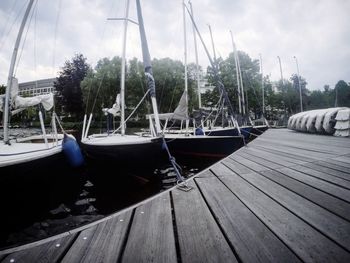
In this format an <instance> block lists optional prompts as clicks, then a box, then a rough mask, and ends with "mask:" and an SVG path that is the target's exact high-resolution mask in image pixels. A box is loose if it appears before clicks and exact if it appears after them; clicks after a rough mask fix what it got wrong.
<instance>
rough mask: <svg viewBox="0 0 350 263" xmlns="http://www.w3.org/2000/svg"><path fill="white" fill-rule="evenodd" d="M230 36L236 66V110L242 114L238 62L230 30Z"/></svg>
mask: <svg viewBox="0 0 350 263" xmlns="http://www.w3.org/2000/svg"><path fill="white" fill-rule="evenodd" d="M230 34H231V41H232V48H233V57H234V59H235V66H236V77H237V91H238V105H239V107H238V109H239V113H240V114H242V103H241V83H240V79H239V71H238V60H237V50H236V45H235V42H234V41H233V35H232V31H231V30H230Z"/></svg>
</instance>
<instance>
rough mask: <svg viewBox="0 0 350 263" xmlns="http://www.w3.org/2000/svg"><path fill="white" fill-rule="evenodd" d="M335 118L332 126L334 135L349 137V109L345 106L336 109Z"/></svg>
mask: <svg viewBox="0 0 350 263" xmlns="http://www.w3.org/2000/svg"><path fill="white" fill-rule="evenodd" d="M335 119H336V121H337V123H336V124H335V126H334V128H335V133H334V136H341V137H350V109H349V108H347V109H343V110H340V111H338V114H337V117H335Z"/></svg>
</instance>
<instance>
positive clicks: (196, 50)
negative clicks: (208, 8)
mask: <svg viewBox="0 0 350 263" xmlns="http://www.w3.org/2000/svg"><path fill="white" fill-rule="evenodd" d="M188 4H189V6H190V11H191V15H192V17H193V8H192V3H191V1H188ZM192 29H193V41H194V53H195V56H196V77H197V92H198V108H199V109H200V108H202V97H201V85H200V80H199V65H198V48H197V36H196V29H195V28H194V25H193V24H192Z"/></svg>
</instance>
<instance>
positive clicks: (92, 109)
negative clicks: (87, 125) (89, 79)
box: [91, 72, 106, 112]
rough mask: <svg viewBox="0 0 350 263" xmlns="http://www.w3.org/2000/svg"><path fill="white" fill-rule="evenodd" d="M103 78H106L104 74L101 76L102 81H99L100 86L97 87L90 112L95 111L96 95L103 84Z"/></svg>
mask: <svg viewBox="0 0 350 263" xmlns="http://www.w3.org/2000/svg"><path fill="white" fill-rule="evenodd" d="M105 76H106V72H104V73H103V75H102V79H101V81H100V85H99V86H98V89H97V92H96V96H95V99H94V103H93V105H92V108H91V112H93V111H94V109H95V105H96V101H97V98H98V95H99V93H100V89H101V87H102V83H103V80H104V79H105ZM91 86H92V85H91Z"/></svg>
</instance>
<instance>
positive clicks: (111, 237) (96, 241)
mask: <svg viewBox="0 0 350 263" xmlns="http://www.w3.org/2000/svg"><path fill="white" fill-rule="evenodd" d="M131 213H132V212H131V211H128V212H126V213H123V214H122V215H119V216H116V217H113V218H111V219H109V220H106V221H104V222H101V223H99V224H97V225H95V226H93V227H90V228H88V229H86V230H83V231H82V232H80V234H79V236H78V238H77V239H76V241H75V242H74V244H73V246H72V247H71V248H70V249H69V251H68V252H67V254H66V255H65V257H64V258H63V260H62V262H117V260H118V258H119V256H120V252H121V248H122V245H123V242H124V240H125V238H126V231H127V228H128V224H129V221H130V217H131Z"/></svg>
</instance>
